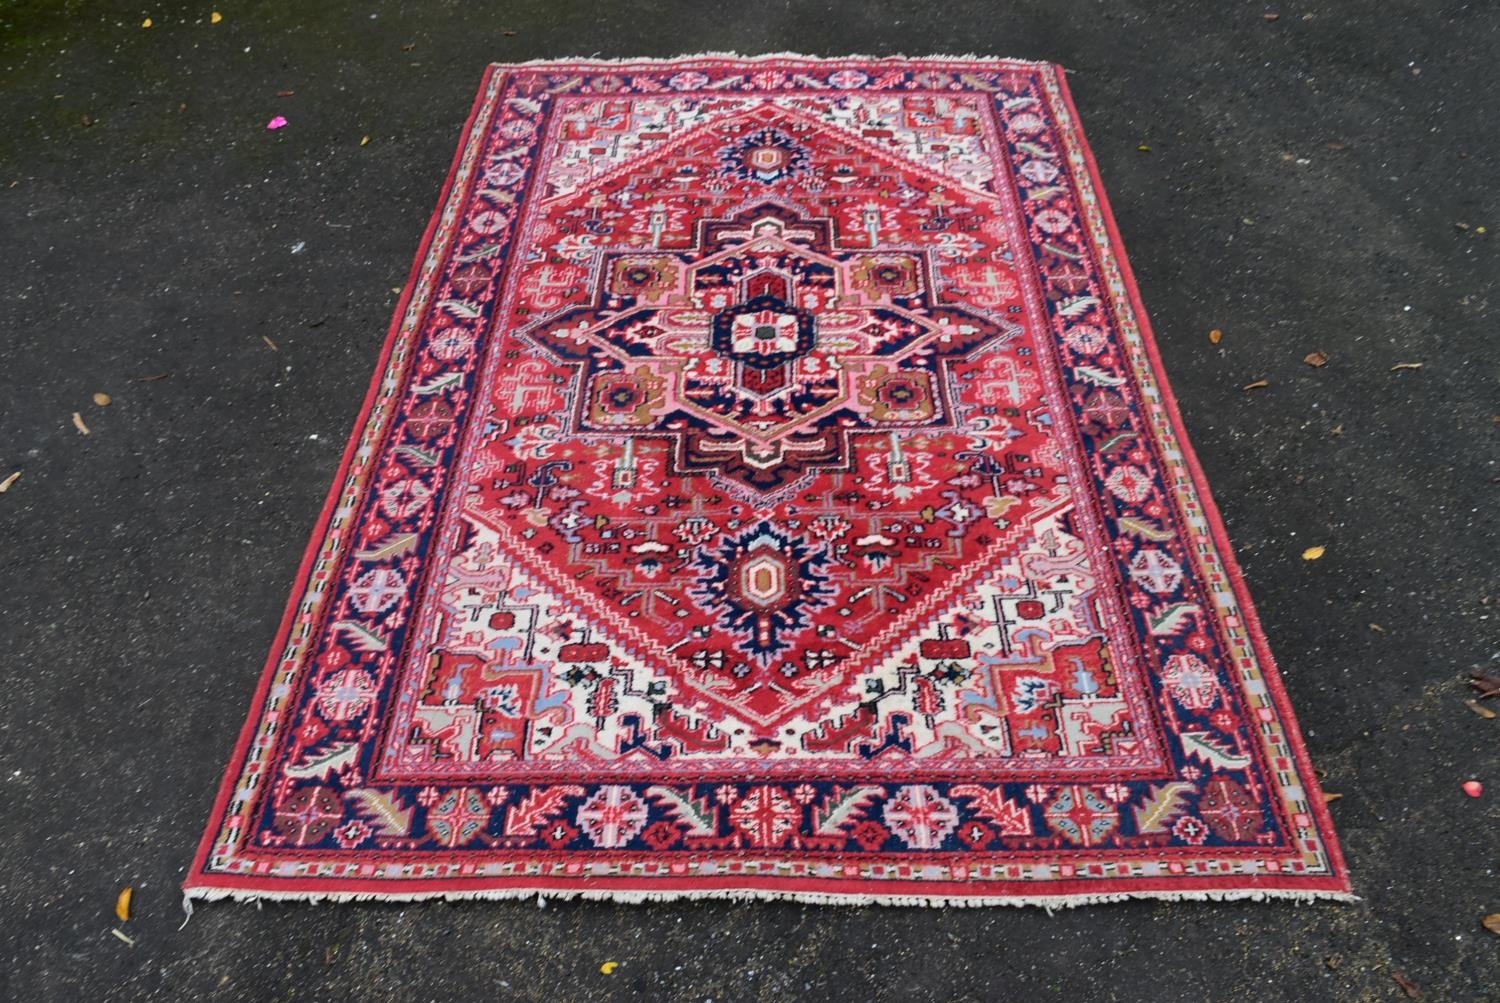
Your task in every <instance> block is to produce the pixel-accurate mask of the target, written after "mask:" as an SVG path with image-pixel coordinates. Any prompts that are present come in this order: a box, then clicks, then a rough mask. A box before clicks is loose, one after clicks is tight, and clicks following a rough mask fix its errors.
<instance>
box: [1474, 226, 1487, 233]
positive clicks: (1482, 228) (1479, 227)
mask: <svg viewBox="0 0 1500 1003" xmlns="http://www.w3.org/2000/svg"><path fill="white" fill-rule="evenodd" d="M1474 232H1475V233H1489V232H1490V231H1488V230H1486V229H1485V228H1484V227H1482V226H1476V227H1475V228H1474Z"/></svg>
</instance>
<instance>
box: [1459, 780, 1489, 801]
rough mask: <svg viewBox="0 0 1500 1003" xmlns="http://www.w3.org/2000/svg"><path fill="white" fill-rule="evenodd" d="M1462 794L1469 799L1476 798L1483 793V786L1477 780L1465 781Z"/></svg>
mask: <svg viewBox="0 0 1500 1003" xmlns="http://www.w3.org/2000/svg"><path fill="white" fill-rule="evenodd" d="M1464 793H1465V794H1467V795H1469V797H1471V798H1477V797H1479V796H1480V795H1482V794H1483V793H1484V784H1482V783H1480V782H1479V781H1478V780H1465V781H1464Z"/></svg>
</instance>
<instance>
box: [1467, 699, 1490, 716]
mask: <svg viewBox="0 0 1500 1003" xmlns="http://www.w3.org/2000/svg"><path fill="white" fill-rule="evenodd" d="M1464 706H1465V707H1467V708H1469V709H1470V710H1471V711H1473V712H1474V713H1476V714H1478V715H1479V716H1480V717H1482V718H1484V719H1485V720H1487V721H1492V720H1494V718H1495V712H1494V711H1492V710H1490V709H1489V708H1488V707H1486V706H1484V704H1482V703H1480V702H1479V701H1478V700H1465V701H1464Z"/></svg>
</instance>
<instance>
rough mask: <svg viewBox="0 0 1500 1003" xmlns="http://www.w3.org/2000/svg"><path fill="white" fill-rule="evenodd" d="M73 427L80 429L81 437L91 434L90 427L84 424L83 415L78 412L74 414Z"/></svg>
mask: <svg viewBox="0 0 1500 1003" xmlns="http://www.w3.org/2000/svg"><path fill="white" fill-rule="evenodd" d="M73 427H74V428H76V429H78V431H79V434H81V435H88V434H89V427H88V426H87V425H85V424H84V423H83V415H81V414H79V413H78V412H77V411H74V412H73Z"/></svg>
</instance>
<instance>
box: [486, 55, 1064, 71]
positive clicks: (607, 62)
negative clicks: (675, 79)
mask: <svg viewBox="0 0 1500 1003" xmlns="http://www.w3.org/2000/svg"><path fill="white" fill-rule="evenodd" d="M706 59H725V60H733V61H734V62H737V63H760V62H768V61H774V60H778V59H802V60H807V61H809V62H819V63H865V64H868V63H1009V64H1011V65H1013V66H1053V65H1056V64H1054V63H1049V62H1047V61H1045V60H1040V59H1008V58H1005V57H1002V56H980V55H974V54H972V53H971V54H969V55H965V56H903V55H899V54H898V55H890V56H862V55H849V56H809V55H807V54H806V53H801V52H764V53H760V54H758V55H754V56H742V55H740V54H739V53H737V52H699V53H696V54H694V55H690V56H668V57H652V56H641V57H629V56H626V57H621V58H616V59H604V58H600V57H599V56H598V55H597V54H596V55H593V56H574V57H571V58H568V59H528V60H526V61H524V62H520V63H494V64H491V65H494V66H504V67H508V68H514V67H520V66H558V67H564V68H566V67H569V66H578V65H583V66H630V65H641V66H672V65H674V64H677V63H700V62H703V61H704V60H706Z"/></svg>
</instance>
